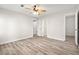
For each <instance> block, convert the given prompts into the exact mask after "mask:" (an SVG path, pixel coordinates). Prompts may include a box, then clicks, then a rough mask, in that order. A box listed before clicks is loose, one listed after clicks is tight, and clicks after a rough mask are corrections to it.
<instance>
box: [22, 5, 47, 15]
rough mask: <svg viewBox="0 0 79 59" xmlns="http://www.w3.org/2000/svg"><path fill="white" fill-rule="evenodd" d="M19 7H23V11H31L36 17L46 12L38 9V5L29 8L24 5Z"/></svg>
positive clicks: (40, 8) (41, 8)
mask: <svg viewBox="0 0 79 59" xmlns="http://www.w3.org/2000/svg"><path fill="white" fill-rule="evenodd" d="M21 7H23V8H24V9H26V10H28V11H31V12H32V13H33V14H36V15H41V14H42V13H43V12H46V10H45V9H44V8H43V7H40V5H39V4H36V5H33V6H29V7H27V6H26V5H24V4H21Z"/></svg>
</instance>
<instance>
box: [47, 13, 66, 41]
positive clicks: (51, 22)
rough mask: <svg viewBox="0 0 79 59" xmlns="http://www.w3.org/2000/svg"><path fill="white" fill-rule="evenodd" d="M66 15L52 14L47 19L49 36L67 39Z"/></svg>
mask: <svg viewBox="0 0 79 59" xmlns="http://www.w3.org/2000/svg"><path fill="white" fill-rule="evenodd" d="M64 30H65V28H64V15H63V14H56V15H51V16H49V18H48V19H47V37H48V38H52V39H57V40H62V41H64V40H65V31H64Z"/></svg>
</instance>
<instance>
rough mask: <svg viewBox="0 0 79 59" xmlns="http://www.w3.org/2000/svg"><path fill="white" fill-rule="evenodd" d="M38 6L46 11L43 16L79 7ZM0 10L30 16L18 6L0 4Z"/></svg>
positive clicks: (64, 5) (60, 5)
mask: <svg viewBox="0 0 79 59" xmlns="http://www.w3.org/2000/svg"><path fill="white" fill-rule="evenodd" d="M27 6H29V5H27ZM40 6H42V7H44V8H45V9H46V10H47V12H46V13H45V14H50V13H56V12H59V11H62V10H67V9H71V8H74V7H77V6H79V5H78V4H40ZM0 8H4V9H8V10H12V11H16V12H21V13H24V14H28V15H31V13H29V11H28V12H27V11H25V9H23V8H21V7H20V4H0Z"/></svg>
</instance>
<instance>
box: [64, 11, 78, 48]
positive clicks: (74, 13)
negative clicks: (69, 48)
mask: <svg viewBox="0 0 79 59" xmlns="http://www.w3.org/2000/svg"><path fill="white" fill-rule="evenodd" d="M77 13H78V12H77V11H76V12H72V13H67V14H65V16H64V22H65V23H64V28H65V41H66V17H67V16H71V15H75V45H76V46H77V45H78V43H77V19H78V18H77Z"/></svg>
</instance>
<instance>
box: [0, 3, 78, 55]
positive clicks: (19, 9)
mask: <svg viewBox="0 0 79 59" xmlns="http://www.w3.org/2000/svg"><path fill="white" fill-rule="evenodd" d="M78 20H79V4H0V55H79V30H78V29H79V23H78V22H79V21H78Z"/></svg>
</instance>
